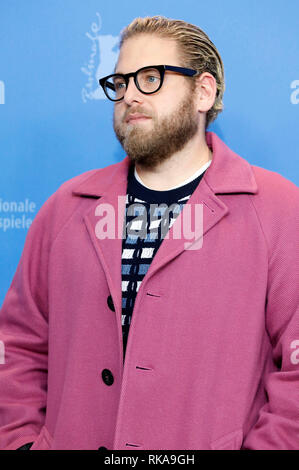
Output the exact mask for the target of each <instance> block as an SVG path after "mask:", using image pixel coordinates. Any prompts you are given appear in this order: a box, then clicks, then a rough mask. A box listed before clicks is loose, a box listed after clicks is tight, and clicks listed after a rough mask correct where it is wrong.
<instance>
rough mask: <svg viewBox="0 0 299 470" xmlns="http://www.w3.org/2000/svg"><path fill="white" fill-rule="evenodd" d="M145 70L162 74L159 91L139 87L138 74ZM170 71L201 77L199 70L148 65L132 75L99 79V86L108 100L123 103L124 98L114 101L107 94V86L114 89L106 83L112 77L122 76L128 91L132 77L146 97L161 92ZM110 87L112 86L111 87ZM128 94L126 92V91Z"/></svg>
mask: <svg viewBox="0 0 299 470" xmlns="http://www.w3.org/2000/svg"><path fill="white" fill-rule="evenodd" d="M145 69H157V70H158V71H159V73H160V77H161V83H160V85H159V87H158V88H157V90H155V91H142V90H141V89H140V87H139V84H138V81H137V74H138V73H139V72H141V71H142V70H145ZM167 70H169V71H172V72H177V73H179V74H181V75H185V76H187V77H195V76H197V75H199V72H198V71H197V70H194V69H188V68H185V67H177V66H175V65H147V66H145V67H141V69H138V70H136V72H130V73H112V74H111V75H107V76H106V77H103V78H100V79H99V84H100V86H101V87H102V88H103V90H104V93H105V95H106V96H107V98H108V99H109V100H110V101H121V100H123V99H124V96H125V94H124V96H123V97H122V98H119V99H117V100H113V99H112V98H110V97H109V96H108V94H107V92H106V86H107V87H108V88H110V89H112V86H111V84H110V83H109V84H108V83H106V81H107V80H108V79H109V78H111V77H114V76H118V77H119V76H120V77H123V79H124V81H125V83H126V90H127V89H128V85H129V78H130V77H133V78H134V83H135V85H136V88H137V89H138V90H139V91H140V92H141V93H143V94H144V95H152V94H153V93H157V91H159V90H160V88H161V87H162V85H163V82H164V76H165V72H166V71H167ZM105 83H106V85H105ZM109 85H110V86H109ZM125 92H126V91H125Z"/></svg>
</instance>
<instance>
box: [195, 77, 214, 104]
mask: <svg viewBox="0 0 299 470" xmlns="http://www.w3.org/2000/svg"><path fill="white" fill-rule="evenodd" d="M216 93H217V84H216V79H215V77H213V75H212V74H210V73H209V72H203V73H202V74H201V75H200V76H199V77H197V78H196V106H197V110H198V111H201V112H207V111H209V109H211V108H212V106H213V104H214V102H215V98H216Z"/></svg>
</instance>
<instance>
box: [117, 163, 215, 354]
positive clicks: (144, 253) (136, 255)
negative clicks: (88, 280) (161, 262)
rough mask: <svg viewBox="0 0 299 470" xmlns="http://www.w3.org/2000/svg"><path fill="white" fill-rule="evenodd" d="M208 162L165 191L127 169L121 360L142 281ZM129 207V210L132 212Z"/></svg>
mask: <svg viewBox="0 0 299 470" xmlns="http://www.w3.org/2000/svg"><path fill="white" fill-rule="evenodd" d="M210 163H211V160H209V162H207V163H206V164H205V165H203V166H202V167H201V168H200V169H199V170H198V171H197V172H196V173H195V174H194V175H193V176H192V177H191V178H188V180H186V181H184V182H183V183H182V184H181V185H179V186H176V187H174V188H172V189H169V190H166V191H156V190H153V189H150V188H148V187H147V186H145V185H144V184H143V183H142V182H141V180H140V178H139V176H138V174H137V172H136V169H135V167H134V165H131V167H130V169H129V173H128V185H127V200H126V215H125V224H126V232H125V234H126V238H123V241H122V329H123V348H124V357H125V351H126V345H127V340H128V334H129V329H130V324H131V319H132V313H133V309H134V304H135V299H136V295H137V293H138V290H139V287H140V284H141V282H142V279H143V278H144V276H145V274H146V273H147V270H148V269H149V267H150V264H151V262H152V260H153V258H154V256H155V254H156V253H157V251H158V249H159V247H160V245H161V243H162V241H163V238H164V237H165V235H166V233H167V231H168V230H169V228H170V227H171V226H172V224H173V223H174V221H175V219H176V217H177V216H178V215H179V213H180V211H181V210H182V208H183V207H184V205H185V204H186V202H187V201H188V199H189V198H190V196H191V195H192V193H193V191H194V190H195V188H196V187H197V185H198V184H199V182H200V180H201V178H202V177H203V175H204V172H205V171H206V169H207V168H208V166H209V165H210ZM133 204H134V206H132V205H133ZM173 204H174V205H175V206H173V208H172V209H173V210H169V211H168V208H170V206H172V205H173ZM129 207H131V209H130V211H131V212H130V211H129ZM128 211H129V212H130V214H131V215H129V214H128ZM163 214H164V216H163ZM134 232H135V233H134Z"/></svg>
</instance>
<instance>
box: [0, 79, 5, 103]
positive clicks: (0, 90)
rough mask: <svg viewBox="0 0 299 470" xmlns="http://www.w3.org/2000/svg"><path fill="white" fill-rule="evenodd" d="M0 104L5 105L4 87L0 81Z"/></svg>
mask: <svg viewBox="0 0 299 470" xmlns="http://www.w3.org/2000/svg"><path fill="white" fill-rule="evenodd" d="M0 104H5V86H4V82H2V80H0Z"/></svg>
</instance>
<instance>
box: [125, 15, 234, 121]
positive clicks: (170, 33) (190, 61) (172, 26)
mask: <svg viewBox="0 0 299 470" xmlns="http://www.w3.org/2000/svg"><path fill="white" fill-rule="evenodd" d="M141 33H146V34H156V35H157V36H160V37H164V38H170V39H174V40H175V41H176V42H177V45H178V48H179V59H180V61H181V63H182V67H187V68H192V69H195V70H197V71H198V72H199V73H200V74H201V73H203V72H209V73H210V74H211V75H213V77H214V78H215V80H216V85H217V92H216V98H215V102H214V105H213V106H212V108H211V109H210V110H209V111H208V112H207V114H206V125H205V127H206V129H207V127H208V126H209V124H210V123H211V122H213V121H214V120H215V119H216V117H217V116H218V114H219V113H220V112H221V111H222V110H223V108H224V106H223V102H222V98H223V94H224V90H225V82H224V67H223V63H222V59H221V57H220V54H219V52H218V51H217V49H216V47H215V45H214V44H213V43H212V41H211V40H210V39H209V37H208V36H207V34H206V33H205V32H204V31H202V30H201V29H200V28H199V27H198V26H195V25H193V24H191V23H187V22H186V21H183V20H173V19H169V18H165V17H164V16H152V17H150V16H148V17H145V18H135V19H134V20H133V21H132V22H131V23H130V24H129V25H128V26H126V27H125V28H124V29H123V30H122V31H121V35H120V44H119V46H120V47H121V46H122V45H123V43H124V41H126V39H129V38H131V37H133V36H135V35H137V34H141ZM167 65H172V64H167Z"/></svg>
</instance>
